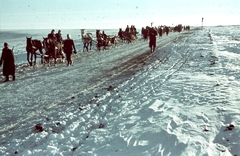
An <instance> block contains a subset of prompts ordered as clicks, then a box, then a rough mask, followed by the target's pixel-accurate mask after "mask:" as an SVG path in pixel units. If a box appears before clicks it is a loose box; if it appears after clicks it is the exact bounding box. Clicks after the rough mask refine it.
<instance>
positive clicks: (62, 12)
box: [0, 0, 240, 30]
mask: <svg viewBox="0 0 240 156" xmlns="http://www.w3.org/2000/svg"><path fill="white" fill-rule="evenodd" d="M239 7H240V1H239V0H0V30H1V29H81V28H84V29H103V28H105V29H107V28H125V27H126V25H135V26H136V27H138V28H141V27H145V26H147V25H150V24H151V22H153V23H154V24H153V25H154V26H158V25H170V26H172V25H177V24H183V25H192V26H196V25H198V26H201V25H202V18H204V21H203V25H206V26H210V25H211V26H212V25H240V9H239Z"/></svg>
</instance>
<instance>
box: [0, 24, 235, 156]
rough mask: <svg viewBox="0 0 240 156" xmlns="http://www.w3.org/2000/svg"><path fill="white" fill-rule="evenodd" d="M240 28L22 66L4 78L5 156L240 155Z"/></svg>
mask: <svg viewBox="0 0 240 156" xmlns="http://www.w3.org/2000/svg"><path fill="white" fill-rule="evenodd" d="M239 30H240V29H239V27H238V26H231V27H207V28H204V29H203V30H202V29H194V30H191V31H187V32H182V33H170V35H169V36H164V37H162V38H158V39H157V48H156V52H154V53H151V52H150V49H149V47H148V42H146V41H143V40H141V39H139V40H137V41H135V42H133V43H131V44H126V43H118V44H117V47H115V48H114V47H112V48H110V49H108V50H106V51H101V52H98V51H96V50H92V51H90V52H80V51H79V52H78V54H77V55H75V56H74V66H69V67H67V66H66V65H65V64H59V65H57V66H55V67H54V66H50V67H47V66H43V65H40V64H38V65H37V66H36V67H31V68H30V67H26V66H19V67H18V69H17V74H16V78H17V79H16V81H14V82H8V83H1V84H0V107H1V109H0V111H1V112H0V114H1V118H0V124H1V129H0V134H1V138H0V140H1V141H0V154H1V155H34V156H36V155H63V156H66V155H76V156H78V155H79V156H89V155H98V156H107V155H109V156H112V155H117V156H121V155H130V156H131V155H132V156H139V155H143V156H153V155H154V156H166V155H169V156H176V155H182V156H185V155H189V156H192V155H196V156H201V155H211V156H215V155H216V156H218V155H219V156H220V155H221V156H228V155H236V156H237V155H240V148H239V147H240V126H239V123H240V110H239V106H240V105H239V96H238V94H239V88H240V83H239V80H240V73H239V69H240V57H239V54H240V48H239V47H240V36H239Z"/></svg>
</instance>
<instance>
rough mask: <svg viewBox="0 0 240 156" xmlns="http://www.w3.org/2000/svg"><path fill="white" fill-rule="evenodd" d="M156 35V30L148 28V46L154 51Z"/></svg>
mask: <svg viewBox="0 0 240 156" xmlns="http://www.w3.org/2000/svg"><path fill="white" fill-rule="evenodd" d="M156 36H157V31H156V30H155V29H154V28H153V27H152V28H150V30H149V47H150V48H151V52H154V51H155V48H156Z"/></svg>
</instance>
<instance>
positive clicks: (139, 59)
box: [0, 33, 189, 134]
mask: <svg viewBox="0 0 240 156" xmlns="http://www.w3.org/2000/svg"><path fill="white" fill-rule="evenodd" d="M185 36H186V35H184V33H183V34H180V35H178V34H176V35H174V36H170V37H168V38H166V39H163V40H161V41H159V42H158V43H157V46H158V47H159V46H165V45H167V44H170V43H172V42H175V41H177V40H178V39H179V38H183V37H185ZM137 42H141V41H137ZM147 44H148V42H147ZM147 44H145V45H142V46H141V47H139V45H134V43H132V44H131V48H134V54H133V53H129V54H126V55H125V56H123V58H121V59H122V60H126V61H122V62H121V63H120V64H117V65H115V66H113V67H112V68H111V69H108V70H104V73H105V75H103V79H104V81H98V82H97V83H95V84H91V85H88V86H87V87H86V88H85V89H83V90H81V91H80V92H78V93H76V94H72V95H70V96H67V97H65V98H64V99H60V100H59V101H55V102H53V103H51V104H48V105H45V106H41V107H40V109H36V110H34V111H31V113H30V114H28V115H27V117H26V116H24V117H21V118H19V119H18V120H17V121H16V122H15V123H14V124H11V125H4V129H3V130H1V131H0V134H3V133H5V132H7V131H11V130H14V129H15V128H17V127H19V125H21V123H24V122H26V121H28V120H30V119H31V118H33V117H36V116H37V115H38V114H43V113H45V112H47V111H48V110H50V109H52V108H55V107H61V105H64V104H65V102H66V101H69V100H71V98H72V97H78V96H81V94H83V93H85V92H88V93H89V92H90V91H91V90H94V89H96V88H98V87H101V85H103V84H105V83H106V82H109V81H111V80H113V79H114V78H115V79H116V78H117V77H124V76H131V75H134V74H135V73H136V72H138V71H141V69H142V66H143V64H144V63H145V62H148V61H149V60H150V61H151V60H154V59H155V60H156V59H159V58H156V56H155V52H154V53H151V52H149V50H143V51H144V52H142V49H144V48H145V47H146V45H147ZM122 46H124V45H120V48H121V47H122ZM145 49H146V48H145ZM147 49H149V48H148V47H147ZM111 50H113V51H114V49H111ZM138 51H140V52H138ZM135 52H136V53H135ZM188 54H189V50H186V52H185V54H183V58H185V59H184V60H182V59H179V60H177V61H175V62H173V64H172V65H171V66H170V67H169V68H168V69H166V71H165V72H164V73H162V74H161V75H159V77H164V78H165V80H164V82H165V81H167V80H168V79H170V78H171V75H172V74H174V73H175V72H177V71H178V70H180V69H181V68H182V66H183V65H184V63H185V62H186V61H187V58H188ZM171 56H172V54H171V53H169V54H168V53H166V54H164V56H163V57H162V58H160V63H159V64H163V63H165V62H166V61H168V60H169V58H170V57H171ZM90 57H91V56H90ZM113 61H114V60H113ZM93 68H94V67H93ZM173 69H174V70H173ZM37 73H38V72H37ZM164 82H162V83H161V85H162V84H163V83H164Z"/></svg>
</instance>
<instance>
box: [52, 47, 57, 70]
mask: <svg viewBox="0 0 240 156" xmlns="http://www.w3.org/2000/svg"><path fill="white" fill-rule="evenodd" d="M53 58H54V66H56V64H57V50H56V49H54V57H53Z"/></svg>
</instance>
